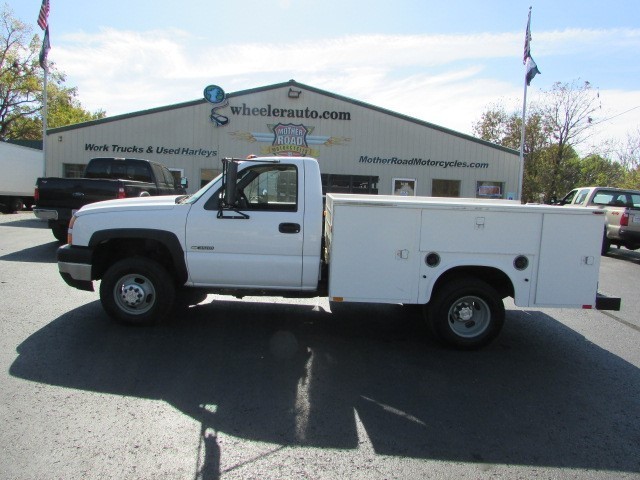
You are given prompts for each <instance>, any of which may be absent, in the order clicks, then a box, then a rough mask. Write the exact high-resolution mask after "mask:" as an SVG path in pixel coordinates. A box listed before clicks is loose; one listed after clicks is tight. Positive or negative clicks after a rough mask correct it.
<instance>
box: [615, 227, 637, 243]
mask: <svg viewBox="0 0 640 480" xmlns="http://www.w3.org/2000/svg"><path fill="white" fill-rule="evenodd" d="M618 235H620V240H622V241H623V242H625V243H629V244H635V245H640V231H637V230H629V229H628V228H626V227H620V231H619V232H618Z"/></svg>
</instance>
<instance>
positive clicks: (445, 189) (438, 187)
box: [431, 178, 460, 197]
mask: <svg viewBox="0 0 640 480" xmlns="http://www.w3.org/2000/svg"><path fill="white" fill-rule="evenodd" d="M431 195H432V196H433V197H459V196H460V180H439V179H436V178H434V179H433V180H432V181H431Z"/></svg>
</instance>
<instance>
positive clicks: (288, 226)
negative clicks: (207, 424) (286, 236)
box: [278, 223, 300, 233]
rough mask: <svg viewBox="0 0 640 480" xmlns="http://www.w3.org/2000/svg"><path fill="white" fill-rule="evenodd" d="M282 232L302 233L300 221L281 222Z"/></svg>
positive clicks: (279, 227) (279, 226)
mask: <svg viewBox="0 0 640 480" xmlns="http://www.w3.org/2000/svg"><path fill="white" fill-rule="evenodd" d="M278 230H279V231H280V233H300V224H299V223H281V224H280V225H278Z"/></svg>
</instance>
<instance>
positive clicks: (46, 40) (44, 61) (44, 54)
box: [39, 28, 51, 70]
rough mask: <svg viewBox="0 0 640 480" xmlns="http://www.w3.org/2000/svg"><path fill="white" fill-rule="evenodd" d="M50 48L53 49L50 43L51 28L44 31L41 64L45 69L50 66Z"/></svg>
mask: <svg viewBox="0 0 640 480" xmlns="http://www.w3.org/2000/svg"><path fill="white" fill-rule="evenodd" d="M49 50H51V43H49V28H47V29H46V30H45V31H44V39H43V40H42V48H41V49H40V56H39V61H40V66H41V67H42V69H43V70H47V68H48V67H49V65H48V63H47V56H48V55H49Z"/></svg>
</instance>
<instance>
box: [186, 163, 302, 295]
mask: <svg viewBox="0 0 640 480" xmlns="http://www.w3.org/2000/svg"><path fill="white" fill-rule="evenodd" d="M300 168H304V167H303V166H300ZM301 177H302V178H303V172H300V173H299V172H298V168H297V167H296V166H295V165H286V164H281V163H278V164H257V165H255V166H252V167H249V168H247V169H245V170H242V171H240V172H239V174H238V182H237V186H238V194H239V197H240V200H239V202H238V211H239V212H242V213H243V214H244V215H246V217H247V218H244V217H243V216H242V215H239V214H237V213H234V212H233V211H225V217H230V216H234V217H241V218H218V205H217V201H218V197H219V195H218V194H214V196H213V197H212V198H210V199H209V200H208V201H207V202H206V204H200V203H199V202H198V203H196V204H195V205H193V206H192V208H191V211H190V212H189V217H188V219H187V237H186V251H187V265H188V268H189V276H190V280H191V281H192V282H193V283H194V284H195V285H202V286H205V285H207V286H223V287H244V288H253V287H255V288H278V289H297V288H300V287H301V285H302V246H303V238H304V231H303V227H304V223H303V218H304V208H303V205H302V199H303V198H304V185H303V184H302V183H299V182H298V178H301Z"/></svg>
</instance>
